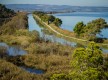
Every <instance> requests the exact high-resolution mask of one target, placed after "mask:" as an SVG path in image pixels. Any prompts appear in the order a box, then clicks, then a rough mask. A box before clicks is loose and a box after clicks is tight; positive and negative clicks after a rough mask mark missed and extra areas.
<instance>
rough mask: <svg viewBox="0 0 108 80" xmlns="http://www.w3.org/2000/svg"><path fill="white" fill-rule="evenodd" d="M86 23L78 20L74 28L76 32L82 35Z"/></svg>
mask: <svg viewBox="0 0 108 80" xmlns="http://www.w3.org/2000/svg"><path fill="white" fill-rule="evenodd" d="M84 27H85V25H84V23H83V22H78V23H77V24H76V25H75V28H74V32H75V33H76V34H77V35H78V36H80V35H81V34H82V33H84Z"/></svg>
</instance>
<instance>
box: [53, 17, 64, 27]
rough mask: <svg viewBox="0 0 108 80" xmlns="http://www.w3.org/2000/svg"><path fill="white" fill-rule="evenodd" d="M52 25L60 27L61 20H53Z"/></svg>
mask: <svg viewBox="0 0 108 80" xmlns="http://www.w3.org/2000/svg"><path fill="white" fill-rule="evenodd" d="M54 24H55V25H56V26H61V24H62V20H61V19H59V18H56V19H55V20H54Z"/></svg>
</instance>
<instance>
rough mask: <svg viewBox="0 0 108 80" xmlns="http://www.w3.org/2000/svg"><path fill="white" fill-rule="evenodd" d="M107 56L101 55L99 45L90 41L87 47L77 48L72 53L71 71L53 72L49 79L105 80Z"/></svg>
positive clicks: (106, 76)
mask: <svg viewBox="0 0 108 80" xmlns="http://www.w3.org/2000/svg"><path fill="white" fill-rule="evenodd" d="M107 58H108V56H103V55H102V51H101V50H100V48H99V46H98V45H97V44H95V43H94V42H91V43H90V44H89V45H88V46H87V48H78V49H76V50H75V51H74V53H73V54H72V59H71V62H70V65H71V71H70V72H69V73H68V74H65V73H63V72H62V73H61V74H53V75H52V76H51V78H50V79H51V80H107V79H108V70H107V68H108V66H107V65H106V63H107V62H108V60H107Z"/></svg>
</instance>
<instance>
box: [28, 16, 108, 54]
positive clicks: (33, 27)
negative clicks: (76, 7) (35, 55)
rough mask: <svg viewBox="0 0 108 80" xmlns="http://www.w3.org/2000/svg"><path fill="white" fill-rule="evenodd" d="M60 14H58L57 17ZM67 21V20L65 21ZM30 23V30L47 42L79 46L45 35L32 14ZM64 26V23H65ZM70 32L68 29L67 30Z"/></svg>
mask: <svg viewBox="0 0 108 80" xmlns="http://www.w3.org/2000/svg"><path fill="white" fill-rule="evenodd" d="M57 15H58V14H56V16H57ZM64 20H65V19H64ZM28 22H29V30H30V31H32V30H37V31H39V33H40V36H41V37H44V39H45V40H50V41H52V42H56V43H61V44H65V45H70V46H72V47H77V45H79V44H78V43H75V42H70V41H67V40H65V39H62V38H58V37H56V36H55V35H48V34H45V33H44V32H42V31H43V28H42V27H40V26H39V25H38V24H37V23H36V21H35V20H34V18H33V16H32V14H29V15H28ZM63 24H64V23H63ZM62 26H63V25H62ZM67 30H68V29H67ZM102 50H103V52H105V53H108V49H104V48H102Z"/></svg>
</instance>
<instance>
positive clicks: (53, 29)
mask: <svg viewBox="0 0 108 80" xmlns="http://www.w3.org/2000/svg"><path fill="white" fill-rule="evenodd" d="M33 16H34V17H36V18H37V19H38V20H39V21H41V22H42V23H43V24H44V25H45V26H46V27H48V28H50V29H51V30H52V31H53V32H55V33H56V34H58V35H61V36H63V37H66V38H70V39H74V40H79V41H83V42H90V41H88V40H84V39H79V38H75V37H71V36H67V35H64V34H62V33H60V32H58V31H56V30H55V29H53V28H52V27H51V26H50V25H48V24H47V23H45V22H43V21H42V20H41V19H40V18H39V17H38V16H37V15H33ZM99 45H103V46H108V44H104V43H101V44H100V43H99Z"/></svg>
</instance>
